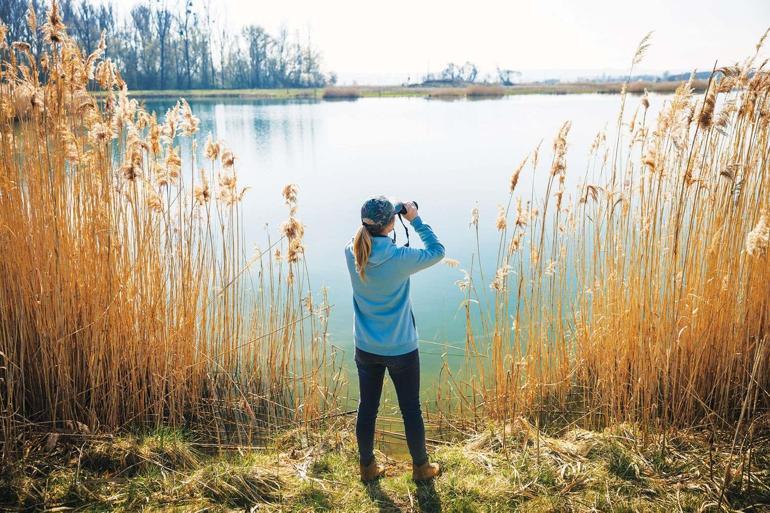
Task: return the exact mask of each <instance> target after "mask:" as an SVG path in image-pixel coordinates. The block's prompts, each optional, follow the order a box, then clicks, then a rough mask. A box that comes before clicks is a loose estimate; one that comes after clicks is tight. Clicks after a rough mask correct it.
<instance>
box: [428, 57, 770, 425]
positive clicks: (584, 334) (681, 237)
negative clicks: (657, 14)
mask: <svg viewBox="0 0 770 513" xmlns="http://www.w3.org/2000/svg"><path fill="white" fill-rule="evenodd" d="M758 48H759V47H758ZM641 53H643V50H641V51H640V53H639V54H638V55H637V56H636V57H635V58H634V63H637V62H638V60H639V59H640V57H641ZM755 59H756V57H755V58H752V59H748V60H747V61H746V62H745V63H743V64H742V65H741V66H736V67H731V68H723V69H720V70H716V71H715V73H714V75H713V76H712V79H711V80H710V81H709V83H708V85H707V87H706V88H705V93H704V94H703V97H701V98H698V97H696V96H695V95H694V94H693V89H692V84H691V83H690V82H688V83H683V84H681V85H680V86H679V87H678V88H677V90H676V93H675V94H674V95H673V96H671V97H668V98H665V99H663V98H658V99H656V101H663V102H664V105H663V108H662V110H661V113H660V114H659V115H658V116H657V118H656V119H651V118H650V117H648V115H647V109H648V107H649V104H650V101H652V100H651V99H649V98H648V97H647V96H646V95H645V96H644V97H643V98H641V99H640V100H639V105H638V106H637V107H635V108H634V112H633V113H631V115H629V113H627V112H625V110H626V102H627V95H626V91H623V94H622V95H621V109H620V114H619V116H618V119H617V125H616V127H615V131H616V133H615V134H614V135H613V137H611V138H608V137H607V135H606V134H604V133H601V134H599V135H597V138H596V141H595V143H594V145H593V146H592V147H591V149H590V158H589V162H590V163H589V166H588V168H587V169H586V170H583V171H582V172H581V175H580V176H581V177H583V180H584V181H583V183H582V184H581V185H580V187H579V189H578V190H577V191H574V197H572V196H570V195H569V192H572V191H569V192H568V191H566V190H565V189H566V186H565V177H566V174H567V173H568V172H575V171H572V170H571V169H569V166H568V164H567V161H566V155H567V153H566V148H567V140H568V133H569V123H566V124H565V125H564V127H562V129H561V130H560V131H559V133H558V134H557V136H556V138H555V140H554V143H553V154H552V156H551V159H550V163H549V165H548V168H547V169H543V164H546V163H545V162H543V163H542V164H540V165H539V162H540V160H541V159H540V158H539V157H541V156H542V155H541V153H542V151H541V150H540V149H539V148H538V149H537V150H535V151H534V152H533V153H532V155H531V156H530V158H529V159H528V161H527V163H526V166H527V167H526V169H525V170H524V172H525V173H526V172H531V173H535V174H536V175H537V176H539V177H545V178H544V179H545V180H547V185H546V191H545V194H544V195H543V196H542V197H539V198H538V197H537V196H536V195H535V192H534V189H533V190H531V191H530V190H526V191H520V190H517V188H516V186H517V184H518V182H519V177H520V173H521V172H522V167H521V166H519V167H518V168H517V169H516V170H515V171H514V173H513V176H512V177H511V179H510V198H509V201H508V205H507V207H504V206H502V207H500V212H499V215H498V217H497V219H496V220H495V225H496V228H497V229H498V230H499V231H500V242H499V246H498V247H499V250H498V254H497V259H496V267H497V270H496V273H494V275H493V276H492V279H491V284H490V285H489V287H490V288H491V294H493V298H492V299H489V298H488V294H489V293H490V292H485V291H484V289H486V287H485V286H482V284H486V283H487V282H485V281H484V279H483V274H480V271H481V269H480V268H479V267H478V266H477V267H476V269H473V268H472V269H471V270H470V271H463V272H464V279H462V280H460V281H459V282H458V285H459V286H460V289H461V290H462V291H463V292H464V294H465V295H466V301H464V303H463V307H464V309H465V313H466V324H467V329H466V354H467V359H466V365H465V367H464V369H463V370H462V371H458V372H457V373H456V374H457V375H456V376H454V375H453V376H450V377H448V378H445V380H444V381H443V382H442V386H443V387H444V388H449V389H451V390H452V391H454V392H457V394H456V395H457V396H459V399H456V400H455V401H454V405H455V407H456V408H457V409H459V410H460V411H461V412H465V414H467V413H468V411H469V410H470V411H471V412H472V413H473V415H474V416H475V417H476V418H484V417H487V416H491V417H493V418H496V419H499V420H502V421H510V420H511V419H515V418H516V417H517V416H519V415H526V416H530V417H531V418H534V419H535V420H536V421H537V422H539V423H541V425H542V423H545V422H548V421H552V420H559V421H561V422H564V421H568V422H578V423H580V424H582V425H586V426H594V427H595V426H602V425H607V424H610V423H613V422H620V421H626V420H632V421H637V422H641V423H642V425H647V426H657V427H666V426H669V425H674V426H684V425H692V424H694V423H697V422H700V421H703V420H707V421H708V422H711V423H712V424H728V425H732V426H735V425H736V423H737V425H738V427H742V428H746V427H747V426H749V425H750V423H751V421H752V420H753V419H755V418H756V417H757V416H759V415H760V414H762V413H764V412H767V409H768V406H770V400H769V399H770V397H769V396H768V394H767V390H768V389H770V367H769V366H768V360H769V358H770V325H769V324H768V323H769V322H770V286H768V284H770V251H768V238H769V233H768V232H769V230H770V229H769V228H768V212H770V165H768V158H770V150H769V149H768V148H770V139H769V136H770V130H769V129H768V125H769V122H770V102H769V101H768V93H770V73H768V72H767V71H765V69H764V64H762V65H760V66H759V67H758V68H755V67H754V61H755ZM632 69H633V68H632ZM629 76H630V74H629ZM478 224H479V221H478V214H477V213H475V214H474V220H472V223H471V225H472V226H475V227H476V228H475V229H476V230H478ZM473 261H474V262H478V261H479V258H478V255H475V256H474V259H473ZM479 281H481V283H479ZM476 309H478V315H477V314H476ZM481 340H489V341H490V342H489V345H488V347H487V346H486V345H485V344H486V343H485V342H484V343H482V342H481ZM445 370H446V367H445ZM450 384H451V386H449V385H450ZM441 394H442V397H445V396H446V395H449V394H446V393H444V392H442V393H441ZM450 403H451V402H450ZM444 404H445V405H446V404H447V403H444Z"/></svg>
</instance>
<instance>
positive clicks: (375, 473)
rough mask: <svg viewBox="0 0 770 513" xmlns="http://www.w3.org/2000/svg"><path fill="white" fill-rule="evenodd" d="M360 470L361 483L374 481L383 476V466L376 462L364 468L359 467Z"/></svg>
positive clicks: (373, 461)
mask: <svg viewBox="0 0 770 513" xmlns="http://www.w3.org/2000/svg"><path fill="white" fill-rule="evenodd" d="M360 468H361V481H364V482H366V481H374V480H375V479H377V478H379V477H382V476H383V475H385V466H384V465H380V464H379V463H377V460H372V462H371V463H370V464H368V465H366V466H364V465H360Z"/></svg>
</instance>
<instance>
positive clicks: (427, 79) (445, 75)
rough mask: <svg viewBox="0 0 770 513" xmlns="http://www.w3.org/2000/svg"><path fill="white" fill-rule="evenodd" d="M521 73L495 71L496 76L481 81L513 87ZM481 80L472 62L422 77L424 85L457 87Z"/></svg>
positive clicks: (503, 70) (447, 66) (449, 65)
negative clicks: (457, 85)
mask: <svg viewBox="0 0 770 513" xmlns="http://www.w3.org/2000/svg"><path fill="white" fill-rule="evenodd" d="M520 76H521V73H520V72H519V71H516V70H512V69H501V68H497V69H496V70H495V75H492V74H489V73H488V74H486V75H485V76H484V77H482V79H481V81H482V82H484V83H487V84H488V83H498V84H501V85H513V84H514V83H515V81H516V79H517V78H518V77H520ZM477 80H479V68H478V67H477V66H476V65H475V64H473V63H472V62H466V63H465V64H463V65H459V64H455V63H454V62H450V63H448V64H447V65H446V66H444V69H442V70H441V71H439V72H438V73H428V74H426V75H424V76H423V77H422V85H456V84H474V83H476V81H477Z"/></svg>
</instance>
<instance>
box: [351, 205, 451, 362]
mask: <svg viewBox="0 0 770 513" xmlns="http://www.w3.org/2000/svg"><path fill="white" fill-rule="evenodd" d="M411 223H412V227H413V228H414V229H415V231H416V232H417V234H418V235H419V236H420V239H422V242H423V244H424V245H425V249H415V248H408V247H398V246H396V245H395V243H394V242H393V241H392V240H391V239H390V238H389V237H387V236H382V235H375V236H372V237H371V250H370V252H369V256H368V259H367V262H366V265H365V269H364V274H363V277H362V276H361V273H360V272H359V270H360V269H359V267H358V265H357V262H356V257H355V247H354V242H353V241H351V242H350V243H349V244H348V245H347V246H346V248H345V256H346V259H347V265H348V271H349V273H350V281H351V285H352V286H353V312H354V317H355V322H354V334H355V341H356V347H358V348H359V349H362V350H363V351H366V352H370V353H374V354H379V355H384V356H393V355H399V354H405V353H408V352H410V351H413V350H415V349H417V329H416V327H415V322H414V314H413V313H412V304H411V301H410V299H409V276H411V275H412V274H414V273H416V272H417V271H420V270H422V269H425V268H426V267H430V266H431V265H433V264H435V263H437V262H438V261H440V260H441V259H442V258H443V257H444V246H443V245H442V244H441V243H440V242H439V241H438V238H437V237H436V235H435V234H434V233H433V230H432V229H431V228H430V226H428V225H427V224H425V223H423V222H422V220H421V219H420V217H419V216H418V217H415V218H414V219H412V220H411Z"/></svg>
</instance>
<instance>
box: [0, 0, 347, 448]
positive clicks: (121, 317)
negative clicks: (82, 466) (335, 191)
mask: <svg viewBox="0 0 770 513" xmlns="http://www.w3.org/2000/svg"><path fill="white" fill-rule="evenodd" d="M29 24H30V28H31V30H32V31H33V32H35V31H37V30H39V31H40V32H41V33H42V35H43V39H44V43H45V44H44V49H43V52H42V54H41V55H39V56H37V58H36V56H34V55H33V54H32V51H31V49H30V45H29V44H27V43H24V42H13V43H11V44H10V45H9V44H8V43H7V42H6V37H5V36H6V32H5V28H4V26H2V25H0V54H1V55H2V61H3V63H2V67H1V68H0V83H2V88H0V422H2V428H1V429H0V434H2V441H3V442H4V444H3V451H4V454H6V455H7V454H8V453H9V452H10V451H11V449H12V448H11V445H12V444H11V443H10V442H11V441H13V440H15V436H16V435H17V433H18V431H19V429H20V428H22V427H24V426H25V425H28V424H38V425H40V424H43V425H48V426H50V428H51V429H65V428H69V429H76V430H78V429H79V430H81V431H87V432H91V431H94V430H114V429H119V428H121V427H126V426H129V425H136V424H140V425H160V424H164V425H165V424H167V425H174V426H183V427H187V426H190V427H194V428H195V429H198V430H201V431H205V432H207V433H208V434H210V435H211V436H214V437H233V436H235V437H238V438H240V439H244V438H250V437H252V436H255V435H256V434H258V433H259V432H261V430H262V429H264V428H266V427H271V426H272V427H275V426H278V425H280V424H281V423H282V422H292V421H295V420H303V419H310V418H313V417H315V416H317V415H319V413H320V412H321V411H324V410H325V409H327V408H328V407H330V406H331V404H332V403H333V402H334V391H333V390H329V388H328V387H329V383H328V382H327V377H328V375H329V373H328V372H327V371H328V369H330V368H335V367H336V363H335V362H334V360H333V358H334V355H331V354H328V353H327V351H326V345H325V329H326V318H327V314H328V305H327V304H326V303H325V301H324V300H321V301H320V303H318V304H317V301H315V300H314V298H313V296H312V295H311V293H310V291H309V290H308V285H307V282H306V279H305V268H304V259H303V246H302V236H303V231H304V229H303V226H302V224H301V222H300V221H299V220H298V219H297V208H298V203H297V188H296V186H293V185H290V186H287V187H286V189H285V190H284V191H283V194H284V197H285V201H286V204H287V205H288V208H289V220H288V221H287V222H286V224H285V225H283V227H282V235H281V236H280V237H278V238H277V240H275V241H274V242H268V243H266V244H265V249H264V251H262V252H257V253H256V255H254V256H252V255H251V254H250V252H249V248H246V247H245V245H244V238H243V226H244V219H243V212H242V210H241V200H242V198H243V197H244V194H246V193H247V191H246V189H247V188H246V187H243V186H242V185H241V183H240V180H239V176H238V173H237V168H238V167H239V166H238V164H239V163H238V161H237V158H236V156H235V155H234V154H233V152H232V151H230V150H229V149H227V147H226V146H224V143H222V142H221V141H217V140H216V139H215V138H213V137H212V136H211V135H210V136H209V139H208V141H207V143H206V145H205V147H204V148H203V150H204V152H203V153H204V155H205V156H202V157H199V156H198V155H199V154H200V152H199V151H198V148H197V145H196V142H195V136H196V133H197V132H198V129H199V121H198V119H197V118H196V117H195V116H194V114H193V113H192V111H191V110H190V107H189V105H188V104H187V103H186V102H185V101H184V100H180V101H179V102H178V103H177V104H176V105H175V106H174V107H173V108H171V109H169V110H168V112H166V113H165V116H163V118H162V119H159V118H158V116H157V115H156V114H155V113H149V112H147V111H145V110H144V109H143V108H142V106H141V105H139V104H138V103H137V101H136V100H132V99H130V98H129V97H128V94H127V90H126V86H125V83H124V82H123V80H122V78H121V76H120V72H119V71H118V70H117V69H116V67H115V65H114V64H113V63H112V62H111V61H110V60H109V59H105V58H103V52H104V49H105V45H104V39H102V41H101V43H100V45H99V47H98V49H97V50H96V51H95V52H94V53H92V54H91V55H87V56H86V55H83V54H81V50H80V49H79V48H78V47H77V45H76V44H75V43H74V42H73V40H72V39H71V38H70V37H69V36H68V35H67V34H66V32H65V28H64V25H63V24H62V22H61V17H60V13H59V11H58V9H57V5H56V3H53V4H52V7H51V9H50V11H49V13H48V16H47V19H46V21H45V23H44V24H43V25H42V26H40V27H38V26H37V22H36V19H35V16H34V13H31V14H30V16H29ZM93 87H96V88H97V89H99V90H101V91H104V93H105V95H104V96H102V97H101V99H100V100H97V99H96V98H95V96H94V95H93V94H92V91H91V88H93ZM185 140H187V141H189V144H191V145H192V150H193V151H192V156H191V158H190V159H189V160H187V161H186V162H185V161H183V160H182V159H181V157H180V153H181V150H180V148H181V146H182V144H183V142H185ZM277 192H278V191H276V193H277Z"/></svg>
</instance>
